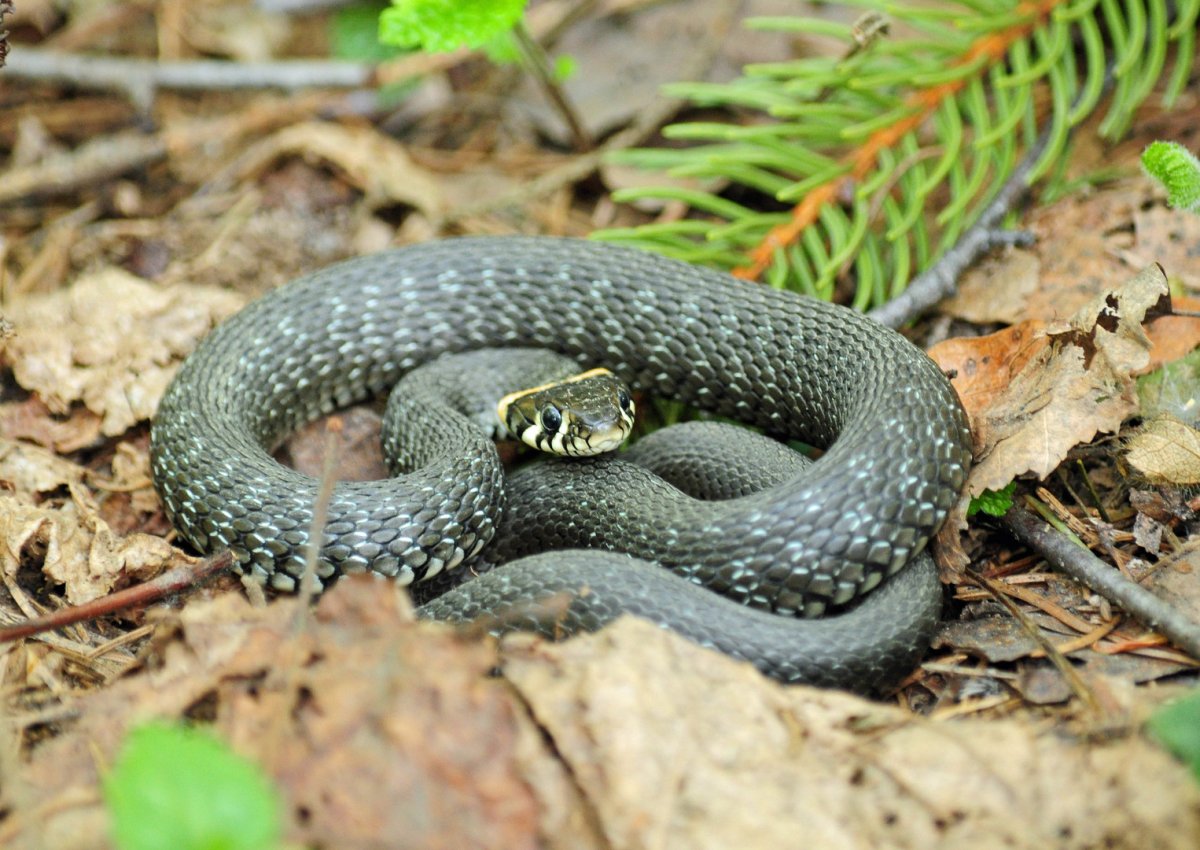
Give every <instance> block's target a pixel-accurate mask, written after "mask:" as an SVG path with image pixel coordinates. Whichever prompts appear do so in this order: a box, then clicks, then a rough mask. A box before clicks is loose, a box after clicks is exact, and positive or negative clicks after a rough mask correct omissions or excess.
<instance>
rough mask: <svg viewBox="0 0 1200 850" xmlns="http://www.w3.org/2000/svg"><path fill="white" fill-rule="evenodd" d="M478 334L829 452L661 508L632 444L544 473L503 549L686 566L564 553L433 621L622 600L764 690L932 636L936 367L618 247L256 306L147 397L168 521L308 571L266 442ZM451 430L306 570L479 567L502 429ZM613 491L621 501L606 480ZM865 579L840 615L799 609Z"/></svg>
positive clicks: (966, 442) (481, 261) (263, 564)
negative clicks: (618, 454) (600, 551)
mask: <svg viewBox="0 0 1200 850" xmlns="http://www.w3.org/2000/svg"><path fill="white" fill-rule="evenodd" d="M486 346H538V347H545V348H549V349H553V350H556V351H559V352H561V353H564V354H567V355H569V356H571V357H573V358H575V359H576V360H578V361H579V362H580V363H581V364H583V365H587V366H595V365H603V366H606V367H608V368H609V369H611V370H612V371H613V372H615V373H617V374H618V375H620V376H621V377H623V378H624V379H625V380H626V381H628V382H629V384H630V385H631V386H633V387H635V388H636V389H639V390H642V391H644V392H646V393H648V394H649V395H652V396H658V397H664V398H673V399H678V400H680V401H682V402H685V403H687V404H690V405H694V406H696V407H699V408H702V409H705V410H708V411H711V412H713V413H715V414H718V415H721V416H726V417H730V418H733V419H737V420H739V421H742V422H745V423H747V424H750V425H755V426H758V427H760V428H762V429H763V430H764V431H766V432H767V433H769V434H772V435H775V436H779V437H786V438H791V439H798V440H803V441H805V442H808V443H811V444H814V445H817V446H821V447H828V449H827V451H826V452H825V454H824V456H823V457H822V458H821V459H820V460H819V461H818V462H817V463H815V464H813V465H812V466H811V468H810V469H807V470H804V471H801V472H798V473H795V474H789V475H788V476H787V478H786V480H784V481H783V482H782V483H779V484H777V485H775V486H773V487H770V488H768V489H765V490H762V491H760V492H758V493H754V494H752V495H748V496H743V497H740V498H736V499H731V500H726V501H715V502H701V501H696V500H681V501H675V500H670V501H664V499H663V498H660V497H659V496H657V495H654V494H653V492H652V489H653V488H654V487H657V486H666V485H662V484H661V482H658V483H655V482H657V481H658V480H657V479H653V480H651V479H652V478H653V476H651V475H650V474H649V473H646V472H645V471H643V470H640V469H639V468H638V467H633V466H631V465H630V464H627V463H623V462H621V461H620V460H615V461H614V460H606V459H599V460H592V461H585V462H582V463H577V464H573V465H572V464H570V463H557V464H554V463H552V464H548V465H547V467H548V468H547V469H545V470H542V471H541V472H540V473H538V474H537V475H536V477H535V476H526V478H527V479H528V481H527V482H526V483H525V484H522V485H521V486H522V487H524V488H525V489H526V490H528V491H529V493H528V494H527V498H530V499H532V501H533V504H535V505H537V504H539V503H541V502H546V503H547V505H548V506H547V511H546V513H545V515H544V516H543V515H540V514H538V513H537V512H535V511H534V510H532V509H530V508H523V509H522V510H521V511H520V512H517V515H515V516H512V517H506V520H505V521H506V523H507V522H509V521H510V520H511V521H515V522H516V523H517V525H518V526H519V527H518V528H517V529H516V530H515V531H514V532H513V533H512V534H511V536H510V537H509V540H510V541H515V543H511V544H508V545H509V549H510V551H508V552H505V553H503V554H505V555H517V554H523V553H524V549H525V548H528V546H530V545H534V546H541V545H547V546H550V547H552V548H559V549H561V548H564V547H574V546H584V545H588V546H593V547H599V548H605V549H616V550H618V551H622V552H632V553H633V554H636V555H638V556H639V557H641V558H647V559H649V560H653V561H656V562H658V563H660V564H662V565H664V566H667V567H669V568H670V569H671V570H672V571H673V572H675V573H676V574H677V575H676V576H672V575H670V574H668V573H666V572H665V571H663V570H649V569H639V568H636V567H633V566H632V562H630V561H629V559H628V558H622V557H620V556H617V555H602V556H598V557H596V558H594V559H593V561H592V564H593V565H594V568H593V567H588V569H591V570H592V571H591V572H590V573H587V574H586V575H588V576H590V578H581V577H580V573H579V572H578V571H577V567H578V566H579V564H578V563H577V561H578V556H577V555H575V554H569V555H567V554H563V553H554V554H550V555H543V556H538V557H535V558H528V559H522V560H521V561H520V562H519V563H514V564H507V565H505V566H504V567H502V568H500V569H498V570H495V571H494V572H491V573H488V574H486V575H484V576H482V577H481V578H480V579H476V580H475V581H472V582H469V583H467V584H466V585H464V586H463V587H462V588H459V589H458V590H455V591H453V593H452V594H451V595H450V596H449V597H448V598H443V601H440V602H439V601H435V602H434V603H432V604H431V605H430V606H427V608H426V611H425V613H427V614H429V615H436V616H442V617H446V618H452V619H453V618H459V617H464V616H470V615H471V614H472V613H474V612H475V611H476V610H477V609H478V608H479V606H480V604H481V603H483V602H486V603H487V604H493V603H495V604H501V603H505V602H512V601H514V600H518V599H522V598H526V597H528V596H530V595H532V596H534V597H538V596H544V595H546V594H547V593H550V592H553V591H554V590H555V589H557V588H560V587H568V588H576V589H577V588H578V587H579V586H580V585H581V584H586V585H587V588H588V592H587V593H586V594H582V599H583V601H580V599H579V598H577V599H576V601H575V602H573V603H572V605H571V608H570V610H569V611H568V612H567V613H566V614H565V615H564V616H563V617H562V618H561V619H560V620H559V621H558V623H557V624H556V625H557V626H558V627H565V628H566V629H567V630H570V629H572V628H594V627H595V626H597V625H599V624H600V622H602V621H604V620H606V619H610V618H611V617H612V616H615V613H616V612H618V611H619V610H625V609H632V610H633V612H634V613H643V614H647V615H648V616H650V617H651V618H652V619H656V620H658V621H659V622H662V623H664V624H667V625H669V626H671V627H672V628H678V629H679V630H680V631H682V632H684V633H685V634H688V635H690V636H691V637H693V638H695V639H697V640H699V641H700V642H703V643H708V644H710V645H714V646H718V647H719V648H722V649H725V650H726V651H728V652H731V653H732V654H735V655H740V656H741V657H747V658H749V659H750V660H751V661H754V662H755V663H756V664H758V665H759V666H760V668H762V669H764V670H766V671H767V672H769V673H771V674H773V675H776V676H777V677H779V678H782V679H785V680H789V681H815V682H819V683H822V684H833V685H839V686H845V687H854V688H858V689H869V688H871V687H875V686H878V685H880V684H882V683H883V682H885V681H887V680H888V679H889V678H892V677H894V676H895V674H896V672H897V669H898V668H899V666H901V665H904V664H910V663H912V661H913V660H914V659H915V658H916V657H917V655H918V654H919V652H920V651H921V650H922V649H923V646H919V645H914V644H919V643H920V642H921V641H922V640H924V639H926V638H927V637H928V634H929V630H930V628H931V627H932V624H933V621H934V619H936V614H937V605H938V598H939V597H938V587H937V583H936V576H935V575H934V573H933V568H932V564H931V563H930V562H929V560H928V558H927V556H925V557H922V558H918V557H917V556H918V554H919V553H921V552H922V550H923V549H924V547H925V544H926V542H927V541H928V539H929V537H930V536H931V535H932V534H933V533H934V532H935V531H936V530H937V528H938V527H939V525H940V524H941V522H942V520H943V519H944V518H945V516H946V514H947V512H948V510H949V509H950V507H951V506H952V505H953V503H954V502H955V500H956V499H957V497H958V494H959V491H960V490H961V488H962V485H963V482H964V479H965V475H966V470H967V466H968V463H969V459H970V436H969V432H968V429H967V424H966V419H965V416H964V414H963V411H962V408H961V406H960V405H959V403H958V400H957V397H956V396H955V394H954V391H953V389H952V388H951V386H950V384H949V382H948V381H947V380H946V378H945V376H944V375H943V374H942V373H941V371H940V370H939V369H938V368H937V366H936V365H935V364H934V363H933V362H932V361H930V360H929V359H928V358H927V357H926V356H925V355H924V354H923V353H922V352H920V351H919V350H918V349H916V348H915V347H914V346H912V345H911V344H910V343H908V342H907V341H906V340H904V339H903V338H902V337H901V336H899V335H898V334H896V333H894V332H892V331H890V330H888V329H886V328H883V327H881V326H879V325H877V324H875V323H873V322H871V321H870V320H868V319H866V318H864V317H862V316H860V315H857V314H855V313H853V312H852V311H849V310H846V309H843V308H840V307H836V306H830V305H828V304H825V303H822V302H819V301H815V300H812V299H807V298H803V297H798V296H795V295H792V294H789V293H785V292H780V291H776V290H773V289H770V288H767V287H764V286H761V285H755V284H746V283H742V282H739V281H737V280H735V279H733V278H731V277H729V276H728V275H725V274H722V273H719V272H714V271H708V270H704V269H700V268H696V267H693V266H689V265H687V264H683V263H679V262H676V261H672V260H668V259H664V258H662V257H658V256H655V255H651V254H646V253H642V252H638V251H634V250H630V249H623V248H618V247H615V246H611V245H604V244H595V243H589V242H581V241H575V240H561V239H551V238H537V237H503V238H479V239H457V240H445V241H440V242H432V243H426V244H423V245H418V246H414V247H410V248H404V249H400V250H396V251H391V252H387V253H382V254H377V255H373V256H368V257H364V258H361V259H358V260H352V261H349V262H346V263H342V264H339V265H336V266H333V267H330V268H327V269H324V270H322V271H319V272H317V273H315V274H312V275H309V276H307V277H304V278H301V279H299V280H296V281H293V282H292V283H290V284H288V285H287V286H285V287H282V288H280V289H279V290H277V291H275V292H273V293H271V294H270V295H268V296H267V297H265V298H263V299H261V300H260V301H258V302H256V303H255V304H252V305H251V306H249V307H248V308H246V309H245V310H244V311H242V312H241V313H240V314H238V315H237V316H235V317H233V318H232V319H230V320H229V321H227V322H226V323H225V324H223V325H222V326H221V327H219V328H217V329H216V331H214V332H213V333H212V334H211V335H210V336H209V337H208V338H207V339H206V340H205V341H204V342H203V343H202V344H201V345H200V347H199V348H198V349H197V350H196V352H195V353H194V354H193V355H192V356H191V357H190V358H189V359H188V360H187V362H186V363H185V364H184V365H183V367H182V368H181V370H180V372H179V374H178V376H177V377H176V379H175V381H174V382H173V383H172V385H171V387H170V388H169V390H168V392H167V394H166V396H165V397H164V399H163V402H162V404H161V406H160V409H159V412H158V415H157V417H156V420H155V424H154V429H153V447H152V459H153V471H154V479H155V483H156V485H157V487H158V489H159V492H160V494H161V495H162V498H163V501H164V503H165V505H166V508H167V511H168V513H169V514H170V516H171V518H172V520H173V521H174V523H175V524H176V526H177V527H178V528H179V529H180V531H181V532H182V533H183V535H184V536H185V537H186V538H187V539H188V540H190V541H191V542H192V543H193V544H195V545H196V546H197V547H199V548H201V549H205V550H208V549H215V548H219V547H222V546H228V547H230V548H232V549H233V551H234V553H235V555H236V556H237V557H238V560H239V561H240V562H241V563H242V565H243V566H244V567H245V568H246V569H247V570H249V571H250V572H252V573H253V574H256V575H258V576H260V577H262V578H263V579H264V580H267V581H269V582H271V583H272V584H274V585H275V586H276V587H279V588H281V589H287V588H288V587H289V586H290V585H291V584H293V583H294V582H293V578H292V577H294V576H297V575H299V574H300V572H301V570H302V561H301V557H300V555H301V550H302V548H303V546H304V543H305V541H306V539H307V529H308V527H309V525H310V523H311V518H312V507H313V504H314V501H315V497H316V490H317V484H316V482H315V481H313V480H312V479H311V478H308V477H306V476H304V475H301V474H300V473H298V472H295V471H293V470H290V469H287V468H284V467H281V466H280V465H279V464H277V463H276V462H275V461H274V460H273V459H272V458H271V457H270V455H269V454H268V451H267V448H269V447H272V446H274V445H275V444H276V443H278V442H279V441H280V440H281V439H282V438H283V437H284V436H285V435H286V434H288V433H289V432H290V431H292V430H293V429H294V428H296V427H297V426H299V425H300V424H302V423H304V422H306V421H309V420H311V419H313V418H315V417H316V416H317V415H319V414H321V413H325V412H329V411H332V410H333V409H335V408H337V407H341V406H345V405H347V404H350V403H353V402H355V401H358V400H361V399H364V398H367V397H370V396H374V395H378V394H380V393H382V392H385V391H386V390H387V389H388V388H390V387H391V386H392V385H393V384H395V383H396V381H397V380H398V378H399V377H400V376H401V375H403V374H405V373H407V372H409V371H410V370H412V369H413V368H415V367H417V366H419V365H420V364H422V363H424V362H426V361H429V360H431V359H433V358H434V357H437V356H439V355H441V354H444V353H448V352H454V351H463V350H472V349H477V348H481V347H486ZM433 430H440V429H433ZM467 430H469V431H471V433H467V432H466V431H464V432H463V433H462V434H457V433H454V434H450V435H446V434H440V433H439V434H435V433H430V434H428V435H427V436H428V437H429V438H430V439H432V440H435V441H437V440H443V441H445V442H447V443H449V442H453V441H454V440H461V441H465V444H466V445H468V446H469V447H470V450H469V451H467V452H465V453H464V452H458V453H455V452H448V451H443V450H442V448H441V447H440V446H441V445H442V444H441V443H439V444H438V446H439V447H438V448H436V449H434V450H431V451H430V452H429V453H428V454H427V456H425V457H423V458H421V459H420V462H421V463H422V464H423V465H422V466H421V467H420V468H418V469H416V470H414V471H410V472H407V473H405V474H404V475H402V476H400V477H398V478H393V479H388V480H384V481H373V482H342V483H339V484H338V485H337V487H336V488H335V490H334V494H333V498H332V501H331V504H330V509H329V520H328V523H327V525H326V528H325V539H324V543H323V546H322V549H321V560H320V563H319V564H318V566H317V573H318V575H320V576H321V577H322V578H329V577H332V576H335V575H336V574H339V573H342V572H355V571H363V570H372V571H375V572H377V573H379V574H381V575H386V576H391V577H395V578H397V579H399V580H400V581H402V582H407V581H412V580H414V579H421V578H422V577H423V576H424V575H425V574H426V573H434V572H437V571H439V570H441V569H443V568H447V567H449V566H453V565H456V564H457V563H459V562H461V561H464V560H469V559H470V558H472V557H475V556H476V555H477V554H478V552H479V551H480V550H481V549H483V547H484V545H485V544H486V542H487V541H488V539H489V538H490V537H491V536H492V534H493V532H494V530H495V525H496V513H495V511H494V508H493V503H494V502H495V501H496V500H497V499H499V498H501V497H500V492H501V490H502V488H503V482H502V479H501V478H500V474H499V472H498V471H497V469H496V468H494V467H493V466H492V465H491V462H490V456H489V454H488V452H489V450H490V451H491V452H492V454H493V455H494V449H492V448H491V444H490V443H489V442H488V441H487V440H486V439H484V438H483V437H482V435H480V434H479V432H478V430H477V429H467ZM460 444H462V443H460ZM608 485H612V487H613V490H612V492H615V493H620V494H622V495H620V496H619V497H613V498H611V499H610V498H609V497H608V496H606V495H603V493H605V492H607V491H605V490H597V489H596V488H597V487H607V486H608ZM639 494H640V495H639ZM551 502H555V503H557V505H558V507H555V505H552V504H549V503H551ZM583 516H586V517H587V519H586V520H581V519H580V517H583ZM522 523H524V525H522ZM910 562H911V566H910V567H909V568H905V567H906V565H909V564H910ZM631 568H632V569H633V570H634V572H632V573H631V572H629V570H630V569H631ZM897 574H898V575H897ZM630 576H634V577H633V578H630ZM677 576H684V577H686V578H688V579H690V580H691V581H692V582H693V583H694V584H697V585H704V586H706V587H709V588H712V589H715V590H719V591H720V592H722V593H723V594H725V596H727V597H729V598H730V599H732V600H733V601H734V602H733V603H731V602H729V601H727V600H725V599H722V598H720V597H716V596H714V595H713V594H709V593H706V592H701V590H700V589H699V588H694V587H691V588H689V587H688V586H687V583H686V582H682V581H680V580H679V579H678V577H677ZM889 577H892V578H890V580H888V581H886V582H883V580H884V579H887V578H889ZM484 579H486V580H487V581H486V582H485V581H484ZM881 582H883V585H884V586H883V587H882V588H880V589H878V590H876V589H875V588H876V586H877V585H879V584H880V583H881ZM475 585H478V588H474V586H475ZM622 588H625V589H624V590H622ZM868 591H874V592H872V593H870V595H869V596H867V597H866V599H865V601H864V602H863V603H862V604H859V605H858V606H857V607H855V608H853V609H852V610H851V611H850V612H849V613H846V614H841V615H839V616H835V617H830V618H826V619H823V620H819V621H811V622H810V621H797V620H793V619H792V618H793V617H795V616H798V615H803V616H815V615H819V614H822V613H824V612H825V611H826V610H827V609H829V610H838V609H840V608H841V607H842V606H845V605H846V604H847V603H851V602H853V601H855V600H857V599H858V597H860V596H862V595H864V594H866V593H868ZM589 600H590V601H589ZM702 600H703V601H702ZM734 603H741V604H740V605H739V604H734ZM697 606H698V607H697ZM712 606H715V607H712ZM744 606H750V607H744ZM648 608H654V610H651V611H647V609H648ZM754 609H763V610H754ZM656 611H657V612H659V613H658V614H656V613H655V612H656ZM768 611H770V612H774V613H773V614H768V613H767V612H768ZM664 612H665V613H664ZM778 615H784V616H778ZM672 617H675V618H676V620H677V621H678V622H672ZM856 635H861V637H855V636H856ZM726 636H732V637H726ZM831 641H832V642H833V643H832V645H831ZM739 647H741V649H739Z"/></svg>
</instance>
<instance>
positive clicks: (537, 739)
mask: <svg viewBox="0 0 1200 850" xmlns="http://www.w3.org/2000/svg"><path fill="white" fill-rule="evenodd" d="M167 625H168V626H170V627H172V628H169V629H168V630H167V631H169V632H170V637H169V638H168V639H167V640H166V641H165V642H163V643H161V644H160V645H159V646H158V648H157V652H156V654H155V657H153V658H151V660H150V663H149V664H148V665H147V667H146V669H144V670H143V671H142V672H141V673H140V674H139V675H136V676H131V677H126V678H125V679H123V680H121V681H118V682H115V683H114V684H113V685H112V686H111V687H109V688H106V689H104V690H103V691H97V692H93V693H91V694H88V695H87V696H86V697H85V698H84V699H83V700H82V701H81V702H80V703H79V704H78V705H79V708H80V709H81V714H80V716H79V720H78V723H77V725H76V726H75V728H74V729H73V730H72V731H71V732H69V733H67V734H64V735H61V736H59V737H58V738H56V739H54V740H50V741H47V742H46V743H45V745H44V746H41V747H38V748H35V749H34V751H33V752H32V754H31V756H30V759H29V762H28V764H27V765H25V766H24V769H23V775H22V779H23V780H25V782H26V784H27V785H28V786H29V787H31V788H36V789H38V796H37V797H36V799H37V801H38V803H39V807H40V810H44V811H47V812H49V813H50V814H49V815H47V816H45V817H38V818H30V819H28V820H27V821H26V823H27V826H28V828H29V829H30V830H31V831H37V832H38V833H40V834H39V835H38V836H37V837H38V838H39V839H40V842H34V843H36V844H37V845H38V846H45V847H54V848H56V850H82V848H100V847H107V846H108V844H107V841H106V839H105V838H104V836H105V834H106V829H105V823H104V813H103V808H102V805H101V803H100V799H99V794H98V793H97V792H96V788H97V783H98V779H99V773H100V770H99V767H100V766H101V765H103V764H110V763H111V761H112V758H113V756H114V754H115V752H116V749H117V747H118V745H119V742H120V740H121V738H122V736H123V734H124V731H125V730H126V729H127V728H128V726H129V724H130V723H132V722H134V721H136V720H142V719H145V718H149V717H171V718H178V717H180V716H182V715H184V714H187V713H189V712H192V711H193V710H194V709H195V707H196V706H198V705H203V707H204V709H203V710H204V712H205V714H206V715H208V716H214V715H215V725H216V727H217V729H218V731H219V732H220V733H221V734H222V736H223V737H225V738H226V739H227V740H229V741H230V742H231V744H232V745H233V747H234V748H235V749H236V750H238V751H240V752H242V753H245V754H247V755H249V756H251V757H253V758H254V759H255V760H256V761H258V762H259V763H260V764H261V765H262V766H263V767H264V768H265V769H266V771H267V772H268V773H269V774H270V775H271V776H273V777H274V779H275V781H276V783H277V784H278V786H279V788H280V791H281V793H282V794H283V796H284V799H285V815H286V816H287V817H288V823H289V828H288V832H289V838H290V840H292V841H293V842H296V843H297V845H298V846H326V847H337V848H339V850H356V848H379V847H387V848H391V849H392V850H405V848H414V850H415V848H422V849H424V848H447V850H450V848H462V847H470V848H479V850H487V848H496V850H526V848H527V850H535V849H536V848H545V850H591V848H596V850H599V847H600V846H601V845H600V844H599V842H598V841H597V840H595V838H594V837H593V838H592V839H591V840H589V829H591V827H590V816H589V814H588V810H587V806H586V804H585V803H584V802H583V801H582V800H581V799H580V797H579V793H578V790H577V789H576V788H575V786H574V784H573V783H572V781H571V778H570V776H569V775H568V774H567V773H566V771H565V770H564V768H563V766H562V765H561V764H560V763H559V762H558V761H557V760H556V759H555V758H554V757H553V753H552V751H551V748H550V747H549V746H548V745H547V743H546V741H545V739H544V738H543V736H542V734H541V731H540V730H539V729H538V727H537V726H536V725H535V724H534V723H533V722H531V720H530V718H529V716H528V714H527V713H526V711H525V708H524V706H523V705H522V704H521V703H520V701H519V700H517V699H515V698H514V696H513V694H512V691H511V688H510V687H509V686H508V685H507V684H506V683H504V682H503V681H502V680H500V679H496V678H494V677H491V676H490V675H489V672H490V670H491V669H492V668H493V667H494V666H495V665H496V664H497V657H496V651H495V644H494V641H491V640H485V641H480V640H478V639H465V638H463V637H461V636H459V635H458V634H456V633H455V632H454V631H453V630H451V629H450V628H448V627H443V626H437V625H431V624H415V623H413V622H412V621H411V613H409V612H408V610H407V604H406V599H405V598H404V597H403V591H401V590H398V589H397V588H395V587H394V586H393V585H382V584H380V583H379V582H378V581H375V580H371V579H366V580H359V581H353V580H348V581H344V582H342V583H339V585H338V586H337V587H336V588H335V589H334V590H332V591H331V592H330V593H328V594H326V595H325V597H324V598H323V599H322V600H321V602H320V605H319V606H318V609H317V613H316V615H315V616H313V615H312V614H306V613H305V612H304V611H303V610H300V609H298V606H297V603H296V600H294V599H287V600H282V601H279V602H276V603H275V604H273V605H270V606H268V607H266V608H253V607H251V606H250V605H249V604H248V603H247V602H246V601H245V600H244V599H243V598H242V597H241V596H239V595H236V594H227V595H224V596H222V597H219V598H217V599H215V600H213V601H194V602H192V603H191V604H189V605H188V606H187V607H186V608H185V609H184V611H183V612H182V614H181V615H180V616H179V617H178V619H177V620H175V621H174V622H169V623H168V624H167Z"/></svg>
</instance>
